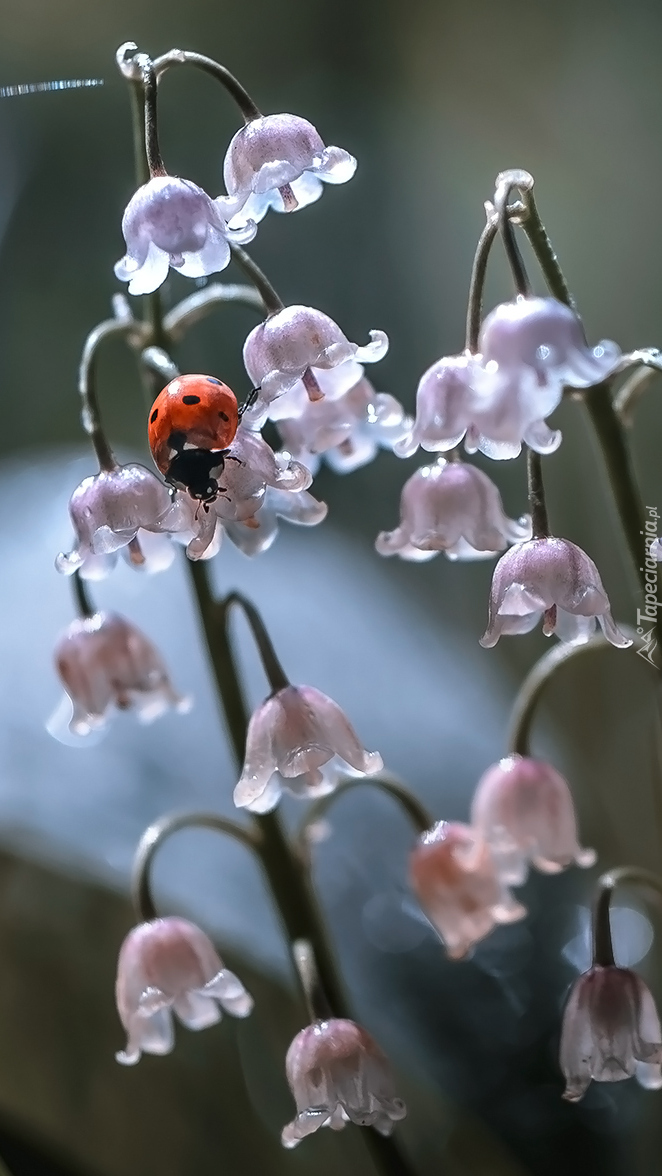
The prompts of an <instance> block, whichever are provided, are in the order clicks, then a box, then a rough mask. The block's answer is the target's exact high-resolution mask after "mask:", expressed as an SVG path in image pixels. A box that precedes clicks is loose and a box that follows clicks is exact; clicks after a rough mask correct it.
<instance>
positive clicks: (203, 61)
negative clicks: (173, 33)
mask: <svg viewBox="0 0 662 1176" xmlns="http://www.w3.org/2000/svg"><path fill="white" fill-rule="evenodd" d="M176 65H191V66H193V67H194V68H195V69H200V70H202V71H203V73H207V74H210V75H211V77H213V78H215V79H216V81H217V82H220V83H221V85H222V86H223V87H224V89H225V90H227V92H228V94H229V95H230V96H231V98H233V99H234V101H235V102H236V104H237V106H238V107H239V109H240V111H241V113H242V115H243V118H244V122H245V123H249V122H252V121H253V119H255V118H261V117H262V114H261V111H260V110H259V108H258V107H257V106H256V105H255V103H254V102H253V99H252V98H251V96H250V94H249V93H248V91H247V90H245V89H244V87H243V86H242V85H241V82H239V81H237V78H236V77H235V76H234V74H232V73H230V70H229V69H226V67H225V66H224V65H221V64H220V62H218V61H214V59H213V58H212V57H205V56H204V54H202V53H192V52H191V51H190V50H188V49H171V50H170V51H169V52H168V53H164V54H162V56H161V57H157V58H155V60H154V72H155V74H156V76H157V78H161V77H162V76H163V74H165V73H166V72H167V70H169V69H172V67H173V66H176Z"/></svg>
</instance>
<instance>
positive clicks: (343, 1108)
mask: <svg viewBox="0 0 662 1176" xmlns="http://www.w3.org/2000/svg"><path fill="white" fill-rule="evenodd" d="M285 1070H286V1073H287V1081H288V1083H289V1086H290V1090H291V1091H292V1094H293V1096H294V1101H295V1103H296V1107H297V1115H296V1118H295V1119H293V1121H292V1122H291V1123H288V1124H287V1127H284V1128H283V1133H282V1135H281V1142H282V1144H283V1147H296V1146H297V1144H298V1143H300V1142H301V1140H302V1139H305V1137H306V1136H307V1135H312V1134H313V1132H314V1131H317V1130H319V1128H320V1127H331V1128H332V1130H333V1131H340V1130H341V1129H342V1128H343V1127H344V1126H345V1123H348V1122H352V1123H356V1124H357V1126H359V1127H374V1128H375V1130H376V1131H379V1133H380V1135H390V1134H391V1132H392V1131H393V1125H394V1123H397V1122H398V1121H399V1120H400V1119H404V1117H405V1115H406V1114H407V1108H406V1107H405V1104H404V1103H403V1101H402V1099H400V1098H396V1096H395V1086H394V1082H393V1075H392V1073H391V1067H390V1065H389V1062H388V1059H387V1057H386V1056H385V1054H383V1053H382V1051H381V1049H380V1048H379V1046H378V1045H377V1044H376V1042H375V1041H373V1039H372V1037H371V1036H370V1034H369V1033H366V1031H365V1029H362V1028H361V1026H360V1025H356V1024H355V1023H354V1021H345V1020H338V1019H335V1018H334V1019H332V1020H329V1021H316V1022H315V1024H314V1025H309V1026H308V1027H307V1028H306V1029H302V1030H301V1032H300V1033H297V1035H296V1037H295V1038H294V1041H293V1042H292V1044H291V1046H290V1048H289V1049H288V1051H287V1058H286V1060H285Z"/></svg>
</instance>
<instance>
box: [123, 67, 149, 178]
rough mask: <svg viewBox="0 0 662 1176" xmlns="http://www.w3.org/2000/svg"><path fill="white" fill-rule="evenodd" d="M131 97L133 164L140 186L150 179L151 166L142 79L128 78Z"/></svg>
mask: <svg viewBox="0 0 662 1176" xmlns="http://www.w3.org/2000/svg"><path fill="white" fill-rule="evenodd" d="M127 81H128V82H129V95H130V97H131V122H132V127H133V166H134V170H135V173H136V180H137V182H138V187H141V186H142V185H143V184H146V183H147V181H148V180H149V167H148V164H147V152H146V148H145V87H144V85H143V83H142V79H135V78H127Z"/></svg>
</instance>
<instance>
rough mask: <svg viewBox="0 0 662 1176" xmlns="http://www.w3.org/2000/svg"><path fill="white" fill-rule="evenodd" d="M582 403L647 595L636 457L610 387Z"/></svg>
mask: <svg viewBox="0 0 662 1176" xmlns="http://www.w3.org/2000/svg"><path fill="white" fill-rule="evenodd" d="M523 198H524V204H525V207H526V212H527V215H526V216H525V217H524V218H523V227H524V230H525V232H526V234H527V236H528V238H529V241H530V243H531V247H532V249H533V251H534V253H535V255H536V257H537V259H538V261H539V263H540V267H541V269H542V271H543V274H544V275H545V280H546V282H547V285H548V286H549V288H550V291H551V293H552V294H553V295H554V297H555V298H557V299H558V300H559V302H563V303H564V304H565V305H566V306H569V307H571V308H572V309H573V310H574V303H573V299H572V296H571V294H570V290H569V288H568V283H567V282H566V280H565V276H564V274H563V271H562V269H561V266H560V264H559V261H558V258H557V256H556V253H555V252H554V249H553V248H552V243H551V241H550V239H549V236H548V235H547V231H546V229H545V226H544V225H543V223H542V220H541V219H540V214H539V212H538V208H537V206H536V202H535V199H534V196H533V192H532V190H531V189H529V190H528V191H526V192H524V193H523ZM582 399H583V400H584V403H585V404H586V409H587V411H588V415H589V419H590V421H591V424H592V426H593V432H594V434H595V437H596V439H597V441H598V445H599V447H600V450H601V453H602V459H603V461H604V463H605V466H606V470H607V477H608V479H609V485H610V488H611V491H612V495H613V498H614V503H615V505H616V510H617V512H618V517H619V519H620V522H621V527H622V529H623V533H624V535H625V539H626V543H627V547H628V551H629V553H630V558H631V560H632V565H633V568H634V572H635V575H636V577H637V580H638V582H639V584H640V586H641V589H642V591H643V593H644V595H645V593H646V580H645V573H644V570H643V568H644V566H645V564H644V560H645V555H646V551H645V544H644V541H643V535H642V532H644V530H645V528H644V519H645V512H644V504H643V502H642V500H641V496H640V494H639V488H638V486H637V479H636V477H635V473H634V468H633V464H632V458H631V456H630V452H629V449H628V445H627V442H626V439H625V434H624V431H623V427H622V425H621V422H620V420H619V417H618V413H617V411H616V409H615V407H614V402H613V400H612V397H611V390H610V386H609V384H608V383H603V384H598V385H596V386H595V387H594V388H587V389H586V391H585V392H584V394H583V397H582ZM656 632H657V640H658V646H659V647H660V648H662V617H660V613H659V610H658V619H657V624H656Z"/></svg>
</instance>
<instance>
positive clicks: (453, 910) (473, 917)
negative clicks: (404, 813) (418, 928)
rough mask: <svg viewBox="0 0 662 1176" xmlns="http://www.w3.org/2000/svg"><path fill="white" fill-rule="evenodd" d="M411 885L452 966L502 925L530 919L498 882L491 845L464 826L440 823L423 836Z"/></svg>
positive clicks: (413, 861) (413, 857)
mask: <svg viewBox="0 0 662 1176" xmlns="http://www.w3.org/2000/svg"><path fill="white" fill-rule="evenodd" d="M409 880H410V882H411V886H412V889H413V890H414V893H415V894H416V897H417V898H418V901H419V902H420V904H421V906H422V908H423V910H424V911H425V914H426V915H427V917H428V919H429V920H430V922H431V923H432V925H433V927H434V928H435V930H436V931H437V932H438V933H439V935H440V936H441V938H442V939H443V941H444V944H445V946H446V951H447V953H448V955H449V956H450V958H451V959H452V960H459V959H461V958H462V956H465V955H466V954H467V952H468V951H469V950H470V948H472V947H473V946H474V944H475V943H478V941H479V940H480V939H484V938H485V936H486V935H489V933H490V931H492V930H494V927H495V926H496V925H497V924H498V923H514V922H516V921H517V920H518V919H523V918H524V916H525V915H526V909H525V908H524V907H523V906H522V905H521V904H520V903H519V902H517V901H516V900H515V898H514V897H513V895H512V894H511V893H510V891H509V890H508V889H507V887H506V886H505V885H504V883H503V881H502V880H501V878H500V877H499V875H498V873H497V869H496V865H495V863H494V860H493V858H492V855H491V853H490V850H489V846H488V845H487V843H486V842H485V841H484V839H483V838H482V837H481V836H480V835H479V834H478V833H477V832H476V830H475V829H472V828H470V826H469V825H462V824H460V823H459V822H449V821H439V822H438V823H437V824H436V825H433V827H432V828H431V829H428V831H427V833H423V835H422V836H421V837H420V838H419V840H418V842H417V843H416V847H415V848H414V850H413V852H412V854H411V857H410V859H409Z"/></svg>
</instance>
